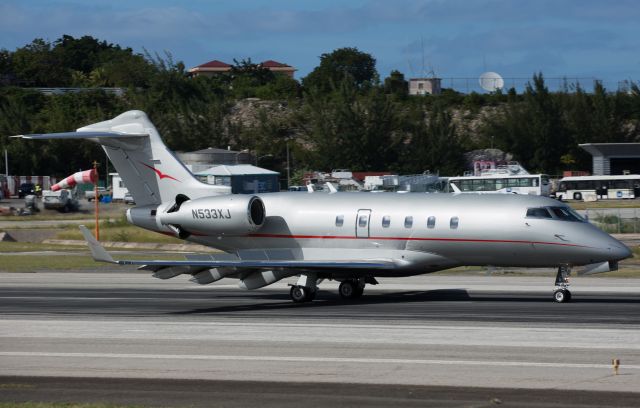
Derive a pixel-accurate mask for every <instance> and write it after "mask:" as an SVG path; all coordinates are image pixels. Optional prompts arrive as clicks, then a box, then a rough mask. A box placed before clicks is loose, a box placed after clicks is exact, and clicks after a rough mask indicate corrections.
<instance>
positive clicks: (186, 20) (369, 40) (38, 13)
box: [0, 0, 640, 86]
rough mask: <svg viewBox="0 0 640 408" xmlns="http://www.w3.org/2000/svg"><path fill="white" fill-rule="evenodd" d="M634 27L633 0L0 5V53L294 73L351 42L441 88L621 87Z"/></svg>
mask: <svg viewBox="0 0 640 408" xmlns="http://www.w3.org/2000/svg"><path fill="white" fill-rule="evenodd" d="M639 22H640V4H639V3H638V2H637V0H610V1H603V0H579V1H578V0H575V1H570V0H397V1H392V0H359V1H350V0H341V1H339V0H322V1H319V0H315V1H307V0H297V1H294V0H270V1H264V0H208V1H206V0H190V1H188V2H176V1H169V0H156V1H151V0H126V1H122V0H111V1H92V0H20V1H14V0H0V48H5V49H9V50H14V49H15V48H17V47H21V46H24V45H26V44H28V43H29V42H31V41H32V40H33V39H34V38H44V39H47V40H50V41H54V40H56V39H58V38H60V37H61V36H62V35H63V34H68V35H72V36H75V37H80V36H83V35H91V36H94V37H96V38H98V39H100V40H106V41H108V42H111V43H117V44H120V45H121V46H125V47H131V48H133V49H134V50H135V51H137V52H142V51H143V49H147V50H149V51H151V52H159V53H161V54H162V53H164V52H165V51H167V52H169V53H171V55H172V56H173V58H174V60H179V61H183V62H184V63H185V65H186V66H187V67H193V66H196V65H199V64H201V63H204V62H207V61H210V60H213V59H218V60H222V61H225V62H228V63H233V59H234V58H235V59H238V60H240V59H243V58H251V60H252V61H254V62H260V61H264V60H267V59H273V60H276V61H279V62H284V63H287V64H289V65H292V66H294V67H295V68H297V69H298V71H297V72H296V78H301V77H304V76H305V75H307V74H308V73H309V72H310V71H311V70H313V68H314V67H316V66H317V65H318V64H319V61H320V59H319V57H320V55H322V54H324V53H330V52H331V51H333V50H335V49H337V48H341V47H357V48H358V49H359V50H361V51H364V52H367V53H370V54H371V55H372V56H373V57H374V58H375V59H376V61H377V69H378V72H379V73H380V76H381V78H384V77H386V76H387V75H388V74H389V72H390V71H391V70H394V69H397V70H399V71H401V72H403V73H404V74H405V76H406V77H419V76H424V75H425V74H430V73H431V72H433V73H435V75H437V76H439V77H441V78H445V81H444V82H445V83H444V84H443V85H444V86H446V78H470V79H475V78H478V76H479V75H480V74H481V73H482V72H484V71H495V72H498V73H500V74H501V75H502V76H503V77H505V78H530V77H531V76H532V74H533V73H535V72H542V73H543V74H544V75H545V77H548V78H560V77H567V78H597V79H600V80H602V81H603V82H604V83H605V84H617V82H618V81H623V80H638V79H640V52H638V51H639V50H640V24H639ZM456 81H457V83H459V84H460V83H462V82H464V80H456ZM460 81H462V82H460ZM507 82H508V80H507ZM611 86H613V85H611Z"/></svg>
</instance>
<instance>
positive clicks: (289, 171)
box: [287, 140, 291, 190]
mask: <svg viewBox="0 0 640 408" xmlns="http://www.w3.org/2000/svg"><path fill="white" fill-rule="evenodd" d="M289 187H291V166H290V161H289V140H287V190H289Z"/></svg>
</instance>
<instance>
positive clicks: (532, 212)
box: [527, 208, 551, 218]
mask: <svg viewBox="0 0 640 408" xmlns="http://www.w3.org/2000/svg"><path fill="white" fill-rule="evenodd" d="M527 218H551V213H549V210H547V209H546V208H528V209H527Z"/></svg>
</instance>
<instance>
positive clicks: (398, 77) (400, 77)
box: [384, 70, 409, 98]
mask: <svg viewBox="0 0 640 408" xmlns="http://www.w3.org/2000/svg"><path fill="white" fill-rule="evenodd" d="M384 91H385V92H386V93H388V94H393V95H397V96H398V97H400V98H404V97H406V96H407V95H408V94H409V83H408V82H407V81H405V79H404V74H403V73H402V72H400V71H397V70H393V71H391V73H390V74H389V76H388V77H386V78H385V79H384Z"/></svg>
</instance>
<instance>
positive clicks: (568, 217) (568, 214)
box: [550, 207, 585, 222]
mask: <svg viewBox="0 0 640 408" xmlns="http://www.w3.org/2000/svg"><path fill="white" fill-rule="evenodd" d="M550 210H551V212H552V213H553V215H555V216H556V218H558V219H560V220H563V221H576V222H584V221H585V219H584V218H582V216H581V215H580V214H578V213H577V212H575V211H574V210H573V208H571V207H551V208H550Z"/></svg>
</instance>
